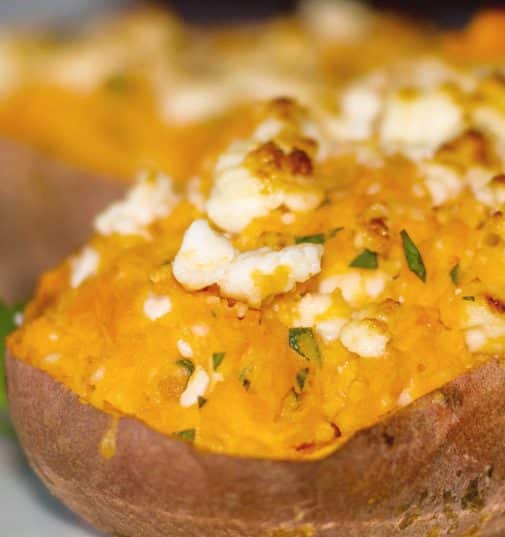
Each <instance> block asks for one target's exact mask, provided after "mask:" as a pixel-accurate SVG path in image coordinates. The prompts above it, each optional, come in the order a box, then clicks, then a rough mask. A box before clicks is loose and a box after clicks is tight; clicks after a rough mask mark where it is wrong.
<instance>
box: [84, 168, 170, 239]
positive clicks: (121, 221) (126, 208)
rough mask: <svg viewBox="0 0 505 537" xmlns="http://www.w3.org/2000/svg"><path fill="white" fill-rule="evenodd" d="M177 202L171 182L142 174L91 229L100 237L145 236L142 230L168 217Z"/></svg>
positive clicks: (161, 177) (164, 177) (160, 176)
mask: <svg viewBox="0 0 505 537" xmlns="http://www.w3.org/2000/svg"><path fill="white" fill-rule="evenodd" d="M178 202H179V197H178V196H177V195H176V194H175V193H174V191H173V185H172V180H171V179H169V178H168V177H166V176H165V175H162V174H157V175H155V176H152V175H151V174H149V173H146V174H144V175H143V176H142V177H141V178H140V179H139V181H137V184H136V185H135V186H134V187H133V188H131V189H130V190H129V192H128V194H127V195H126V197H125V199H123V200H121V201H117V202H115V203H113V204H112V205H110V206H109V207H108V208H107V209H106V210H105V211H104V212H102V213H101V214H99V215H98V216H97V217H96V219H95V229H96V231H98V233H100V234H101V235H112V234H113V233H118V234H120V235H144V236H146V235H147V232H146V227H147V226H148V225H149V224H151V223H152V222H154V221H155V220H157V219H159V218H163V217H165V216H168V215H169V214H170V212H171V211H172V209H173V208H174V207H175V205H176V204H177V203H178Z"/></svg>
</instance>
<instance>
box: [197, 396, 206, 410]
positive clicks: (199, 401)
mask: <svg viewBox="0 0 505 537" xmlns="http://www.w3.org/2000/svg"><path fill="white" fill-rule="evenodd" d="M206 402H207V399H205V397H202V396H201V395H199V396H198V408H202V406H204V405H205V403H206Z"/></svg>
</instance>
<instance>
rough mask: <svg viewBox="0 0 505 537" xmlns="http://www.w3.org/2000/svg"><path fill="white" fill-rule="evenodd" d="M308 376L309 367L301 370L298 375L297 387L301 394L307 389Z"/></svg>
mask: <svg viewBox="0 0 505 537" xmlns="http://www.w3.org/2000/svg"><path fill="white" fill-rule="evenodd" d="M308 374H309V369H308V368H307V367H306V368H305V369H300V371H298V373H297V374H296V385H297V386H298V388H299V390H300V391H301V392H303V389H304V388H305V381H306V380H307V376H308Z"/></svg>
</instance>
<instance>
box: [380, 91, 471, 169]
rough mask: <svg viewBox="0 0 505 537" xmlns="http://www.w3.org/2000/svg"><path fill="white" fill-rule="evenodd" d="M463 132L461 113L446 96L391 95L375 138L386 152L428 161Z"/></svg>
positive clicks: (439, 93)
mask: <svg viewBox="0 0 505 537" xmlns="http://www.w3.org/2000/svg"><path fill="white" fill-rule="evenodd" d="M463 128H464V121H463V111H462V110H461V108H460V107H459V106H457V104H456V103H455V102H454V101H453V99H452V98H451V97H450V95H449V94H447V93H445V92H443V91H441V90H438V91H426V92H423V93H421V94H419V95H416V96H404V95H401V94H395V95H393V96H392V97H391V98H390V99H388V101H387V102H386V107H385V110H384V116H383V118H382V122H381V125H380V133H379V135H380V141H381V145H382V147H383V148H384V149H385V150H386V151H388V152H395V151H398V152H400V153H403V154H405V155H406V156H408V157H410V158H413V159H419V158H426V157H432V156H433V155H434V153H435V152H436V151H437V149H438V148H439V147H440V146H441V145H442V144H444V143H445V142H447V141H449V140H450V139H452V138H454V137H455V136H457V135H458V134H460V133H461V131H462V130H463Z"/></svg>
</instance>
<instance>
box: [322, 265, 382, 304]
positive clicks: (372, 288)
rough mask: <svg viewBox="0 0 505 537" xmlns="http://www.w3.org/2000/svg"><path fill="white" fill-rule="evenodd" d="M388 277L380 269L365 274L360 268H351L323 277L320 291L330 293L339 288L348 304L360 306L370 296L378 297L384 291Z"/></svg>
mask: <svg viewBox="0 0 505 537" xmlns="http://www.w3.org/2000/svg"><path fill="white" fill-rule="evenodd" d="M387 279H388V276H387V275H386V274H384V273H383V272H380V271H374V273H373V274H363V273H362V272H360V271H358V270H349V271H347V272H345V273H342V274H333V275H332V276H327V277H326V278H324V279H322V280H321V282H320V283H319V292H320V293H328V294H330V293H333V292H334V291H335V289H339V290H340V292H341V293H342V296H343V297H344V300H345V301H346V302H347V303H348V304H350V305H351V306H359V305H360V304H361V303H362V302H366V301H367V300H369V299H370V298H377V297H378V296H379V295H380V294H381V293H382V292H383V291H384V288H385V287H386V282H387Z"/></svg>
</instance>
